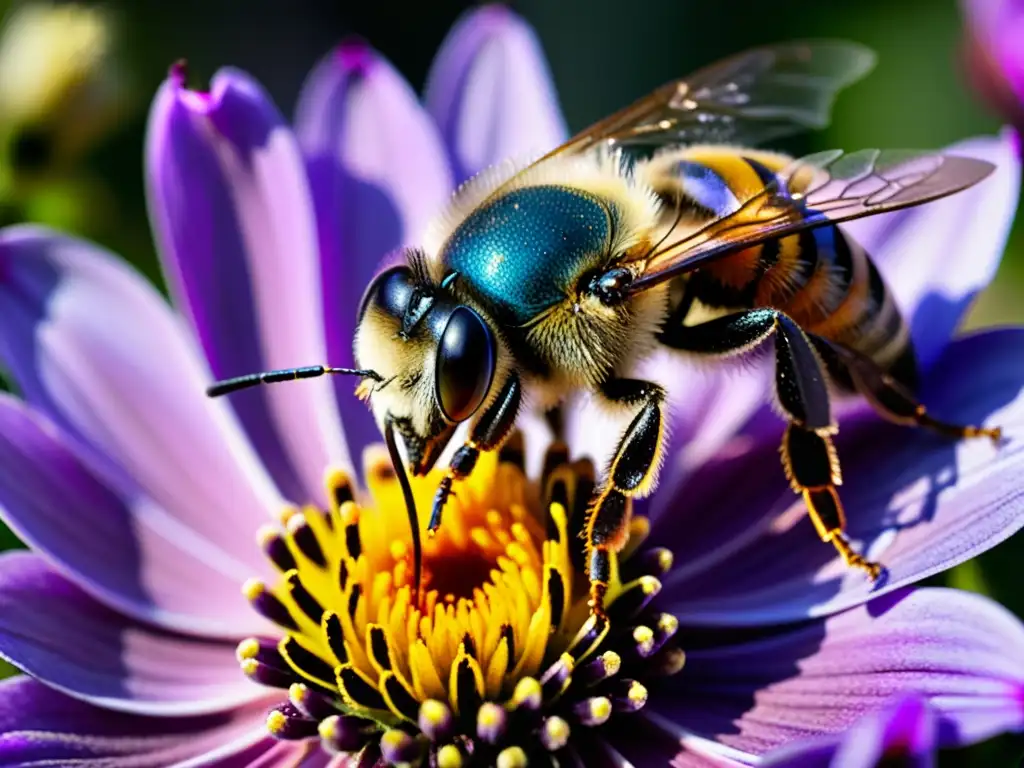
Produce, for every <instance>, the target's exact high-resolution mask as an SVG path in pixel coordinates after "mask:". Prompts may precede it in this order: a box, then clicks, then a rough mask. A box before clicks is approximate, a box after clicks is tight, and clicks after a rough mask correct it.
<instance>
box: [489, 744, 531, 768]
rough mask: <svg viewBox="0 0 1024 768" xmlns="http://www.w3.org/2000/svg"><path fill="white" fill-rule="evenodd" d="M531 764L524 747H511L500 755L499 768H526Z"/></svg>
mask: <svg viewBox="0 0 1024 768" xmlns="http://www.w3.org/2000/svg"><path fill="white" fill-rule="evenodd" d="M529 764H530V762H529V760H527V759H526V753H525V752H524V751H523V748H522V747H509V748H507V749H503V750H501V752H500V753H499V754H498V762H497V765H498V768H526V767H527V766H528V765H529Z"/></svg>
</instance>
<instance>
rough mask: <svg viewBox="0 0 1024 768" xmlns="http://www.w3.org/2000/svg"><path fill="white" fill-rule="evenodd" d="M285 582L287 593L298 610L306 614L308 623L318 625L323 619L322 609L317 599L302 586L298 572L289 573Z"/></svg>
mask: <svg viewBox="0 0 1024 768" xmlns="http://www.w3.org/2000/svg"><path fill="white" fill-rule="evenodd" d="M285 580H286V582H287V584H288V591H289V592H290V593H291V596H292V600H294V601H295V604H296V605H297V606H299V610H301V611H302V612H303V613H304V614H306V616H307V617H308V618H309V620H310V621H312V622H313V623H314V624H317V625H319V624H320V621H321V620H322V619H323V617H324V607H323V606H322V605H320V603H319V602H318V601H317V599H316V598H315V597H313V595H311V594H310V593H309V590H308V589H306V587H305V585H303V583H302V579H301V578H299V572H298V571H291V572H289V573H288V575H287V576H286V577H285Z"/></svg>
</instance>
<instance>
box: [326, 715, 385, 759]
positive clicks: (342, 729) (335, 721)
mask: <svg viewBox="0 0 1024 768" xmlns="http://www.w3.org/2000/svg"><path fill="white" fill-rule="evenodd" d="M375 730H376V727H375V724H374V723H372V722H370V721H368V720H361V719H359V718H355V717H349V716H347V715H331V716H330V717H328V718H326V719H324V720H321V721H320V727H319V728H318V729H317V733H318V734H319V736H320V740H321V742H322V743H323V744H324V745H325V746H326V747H327V749H328V751H330V752H334V753H344V752H358V751H359V750H360V749H361V748H362V746H363V745H364V744H365V743H366V742H367V741H368V740H369V738H370V736H371V734H372V733H373V732H374V731H375Z"/></svg>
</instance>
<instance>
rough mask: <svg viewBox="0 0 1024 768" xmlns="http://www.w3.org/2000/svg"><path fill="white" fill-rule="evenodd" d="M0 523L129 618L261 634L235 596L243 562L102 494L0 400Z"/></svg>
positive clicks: (55, 434) (63, 449) (146, 508)
mask: <svg viewBox="0 0 1024 768" xmlns="http://www.w3.org/2000/svg"><path fill="white" fill-rule="evenodd" d="M0 517H2V518H3V521H4V522H5V523H7V525H8V526H9V527H10V528H12V529H13V530H14V532H15V533H17V534H18V536H19V537H20V538H21V539H22V540H23V541H25V542H26V543H27V544H29V545H30V546H31V547H33V548H34V549H36V550H37V551H40V552H42V553H43V554H44V555H45V556H46V557H47V558H48V559H49V560H50V561H52V562H54V563H56V564H58V566H59V567H60V568H61V569H62V570H64V571H65V572H66V573H67V574H68V575H69V576H70V577H71V578H72V579H73V580H74V581H75V582H76V583H78V584H80V585H81V586H82V587H83V588H85V589H86V590H87V591H88V592H90V593H91V594H92V595H94V596H95V597H96V598H97V599H98V600H100V601H101V602H103V603H105V604H106V605H108V606H110V607H112V608H115V609H117V610H119V611H122V612H124V613H127V614H128V615H130V616H132V617H134V618H137V619H141V620H143V621H149V622H152V623H155V624H158V625H160V626H163V627H165V628H169V629H177V630H182V631H186V632H194V633H197V634H208V635H216V636H219V637H227V638H238V637H240V636H242V635H248V634H259V633H261V632H265V631H266V629H267V624H266V623H265V622H264V621H263V620H261V619H260V618H259V617H258V616H257V615H256V614H255V612H254V611H253V610H252V608H251V607H250V606H249V605H248V603H247V602H246V600H245V599H244V597H243V596H242V594H241V591H240V590H239V584H241V583H242V582H243V581H244V580H245V579H246V578H248V577H250V576H253V575H255V574H254V573H253V572H252V571H251V570H250V569H249V568H248V567H247V566H246V564H244V563H239V562H238V561H237V560H235V559H234V558H233V557H232V556H231V555H230V554H229V553H228V552H224V551H223V550H221V549H220V548H219V547H218V545H217V543H215V542H214V541H211V540H210V539H209V538H207V537H206V536H204V535H203V534H202V533H200V532H198V531H196V530H194V529H193V528H191V527H190V526H189V525H188V524H187V523H186V522H184V521H182V520H175V519H173V518H171V517H170V516H169V515H168V514H167V512H166V511H165V510H163V509H160V508H159V507H158V506H157V505H156V504H154V503H153V501H152V500H151V499H147V498H145V497H136V498H130V497H129V498H125V497H122V496H119V495H118V494H116V493H115V492H114V491H112V490H110V489H109V487H107V486H106V485H105V484H104V483H103V482H102V481H101V480H99V479H98V478H97V477H96V475H95V474H94V473H93V472H92V471H91V470H90V469H89V468H88V467H87V466H85V465H84V464H83V463H82V462H81V461H80V460H79V459H78V457H77V456H75V454H74V453H73V452H72V451H71V450H70V449H69V448H68V447H67V445H66V444H65V443H64V441H63V439H62V436H61V434H60V430H59V429H58V428H57V427H55V426H54V425H53V424H52V423H51V422H49V421H47V420H46V419H45V418H43V417H42V416H40V415H39V414H37V413H34V412H32V410H31V409H30V408H28V407H26V406H25V405H24V404H23V403H21V402H20V401H18V400H15V399H14V398H12V397H9V396H6V395H0ZM239 535H240V534H239V533H238V532H234V536H235V538H237V537H239ZM245 538H248V537H243V539H242V540H243V541H244V540H245Z"/></svg>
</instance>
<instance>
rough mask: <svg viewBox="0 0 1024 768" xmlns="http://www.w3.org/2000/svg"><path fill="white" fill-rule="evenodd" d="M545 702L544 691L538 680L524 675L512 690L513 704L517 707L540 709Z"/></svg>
mask: <svg viewBox="0 0 1024 768" xmlns="http://www.w3.org/2000/svg"><path fill="white" fill-rule="evenodd" d="M543 702H544V691H543V689H542V688H541V685H540V683H539V682H537V680H535V679H534V678H532V677H524V678H522V679H520V680H519V682H518V683H516V687H515V689H514V690H513V691H512V702H511V703H512V706H513V707H514V708H515V709H540V707H541V704H543Z"/></svg>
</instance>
